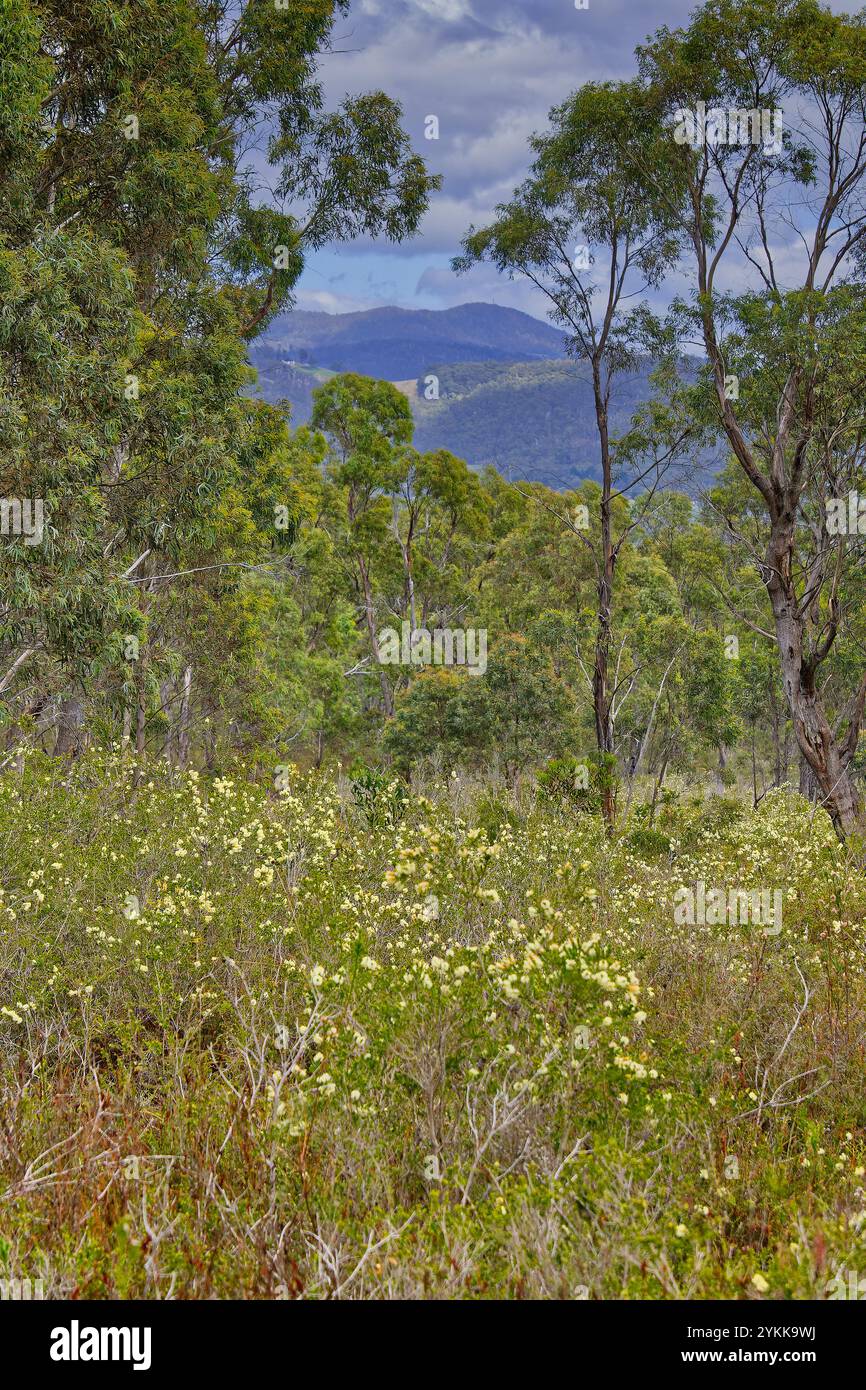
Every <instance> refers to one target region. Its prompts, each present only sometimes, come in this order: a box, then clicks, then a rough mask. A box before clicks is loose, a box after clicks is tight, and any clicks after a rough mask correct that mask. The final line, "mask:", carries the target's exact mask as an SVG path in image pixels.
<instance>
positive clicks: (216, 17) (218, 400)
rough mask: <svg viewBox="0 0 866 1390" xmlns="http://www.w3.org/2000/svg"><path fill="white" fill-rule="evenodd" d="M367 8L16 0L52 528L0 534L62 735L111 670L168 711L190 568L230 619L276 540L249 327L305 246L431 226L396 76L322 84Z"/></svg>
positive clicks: (37, 381) (15, 364) (2, 92)
mask: <svg viewBox="0 0 866 1390" xmlns="http://www.w3.org/2000/svg"><path fill="white" fill-rule="evenodd" d="M346 11H347V3H345V2H344V0H308V3H305V4H303V5H300V4H294V3H292V4H288V5H282V4H275V3H274V0H248V3H246V4H240V3H236V2H235V0H159V3H156V2H155V0H83V2H82V3H78V4H74V5H69V4H65V3H60V0H14V3H12V4H7V5H4V6H3V7H2V9H0V65H2V66H0V79H2V80H0V155H2V159H0V277H2V278H0V296H2V300H0V416H2V417H3V418H4V419H6V420H7V421H8V422H9V424H10V426H11V428H10V430H8V431H4V436H3V441H2V442H0V495H2V496H5V497H9V498H11V499H41V500H42V501H44V502H45V504H46V509H47V512H48V517H49V519H48V522H47V525H46V537H45V543H44V544H41V545H39V546H35V545H34V546H30V547H25V546H24V545H22V544H20V543H19V539H20V538H16V541H15V544H14V545H7V544H6V540H7V538H6V537H4V538H2V540H0V565H2V566H3V570H4V573H3V578H4V583H3V592H4V609H3V610H2V617H0V623H2V627H0V652H2V659H3V665H2V667H0V684H2V687H3V690H4V695H7V696H8V695H15V694H16V693H18V692H20V691H21V689H22V682H23V681H25V680H27V679H28V678H29V677H28V672H30V671H34V672H35V675H36V680H35V685H36V687H37V690H41V692H42V698H43V700H44V698H45V695H46V694H51V695H57V696H59V697H60V702H59V703H60V723H61V730H60V734H59V739H58V747H59V748H60V749H64V748H67V747H69V748H74V746H75V745H76V743H77V740H78V734H77V733H76V730H77V729H78V728H79V726H80V723H81V718H82V715H83V703H84V701H85V699H86V697H87V696H88V695H89V694H91V693H92V692H93V691H94V690H97V689H100V688H103V687H104V688H106V689H108V688H109V687H113V688H114V689H117V688H118V686H119V687H120V688H121V690H122V692H126V691H127V690H128V688H129V687H130V686H132V687H134V697H133V698H134V701H135V703H136V705H137V708H138V717H137V718H138V723H139V725H141V724H142V721H144V722H146V719H147V708H148V706H149V705H152V702H153V699H154V690H155V688H156V687H157V685H158V681H157V675H156V673H155V672H151V673H150V674H149V673H148V672H149V667H150V666H151V665H152V661H153V659H155V658H156V657H157V655H158V652H160V651H161V652H162V653H164V655H165V660H166V662H167V663H168V666H169V667H170V666H171V664H172V663H173V664H174V665H175V666H177V667H178V669H179V670H180V671H183V672H184V677H183V679H184V683H185V684H186V675H185V673H186V670H187V668H188V665H189V662H188V656H189V653H186V654H184V653H183V652H181V651H180V650H179V645H180V643H181V637H182V631H181V629H179V628H177V627H174V626H173V616H174V615H173V609H172V601H171V595H172V593H173V592H174V590H175V589H176V588H177V586H178V585H180V586H182V587H194V586H197V587H200V588H201V589H202V591H203V592H202V594H201V601H200V602H199V603H198V613H199V619H200V620H203V621H207V622H208V623H209V624H210V625H211V630H212V631H217V630H219V618H218V614H219V612H220V609H221V607H222V606H223V605H224V603H230V602H231V601H232V597H233V595H235V594H237V592H238V588H239V586H240V584H241V583H242V576H243V574H244V572H245V567H248V566H250V565H257V564H261V563H263V562H265V561H267V559H268V555H269V552H270V550H271V548H272V546H273V545H274V544H275V543H276V540H277V538H276V537H275V528H274V523H273V513H274V508H275V507H276V506H278V505H280V504H281V503H282V501H283V498H282V496H281V487H282V486H284V485H285V480H284V470H281V469H280V468H279V467H275V466H274V457H275V454H276V456H280V455H281V453H282V451H283V447H284V445H283V444H282V443H281V442H280V439H279V436H280V434H281V435H282V438H283V440H285V435H286V425H285V420H284V419H283V420H282V421H281V422H277V423H276V424H275V419H276V416H275V414H274V412H273V411H272V410H270V409H269V408H268V407H265V406H264V405H263V404H260V403H257V402H252V401H250V400H249V399H248V396H249V387H250V383H251V380H252V373H251V370H250V368H249V367H248V365H247V360H246V353H247V344H248V342H249V340H250V339H251V337H253V336H254V335H255V334H256V333H258V332H260V331H262V330H263V329H264V328H265V327H266V325H267V324H268V322H269V321H270V319H271V318H272V317H273V316H274V315H275V314H277V313H278V312H279V311H280V310H281V309H282V308H284V307H286V306H287V305H289V304H290V303H291V296H292V287H293V285H294V284H295V282H296V281H297V278H298V276H299V274H300V273H301V270H302V268H303V265H304V258H305V255H306V254H307V252H308V250H309V249H310V248H311V247H316V246H320V245H322V244H324V243H325V242H326V241H327V242H333V241H340V240H345V239H347V238H350V237H352V236H355V235H357V234H359V233H364V234H368V235H380V234H381V235H383V236H386V237H389V238H392V239H400V238H402V237H404V236H408V235H410V234H411V233H412V232H413V231H414V230H415V228H416V227H417V225H418V222H419V219H420V217H421V215H422V213H423V211H424V210H425V208H426V206H427V202H428V198H429V194H430V192H431V190H432V189H433V188H434V187H435V186H436V180H435V179H433V178H432V177H431V176H430V175H429V174H428V173H427V170H426V168H425V166H424V164H423V161H422V160H421V159H420V158H419V157H418V156H417V155H415V154H414V153H413V152H412V150H411V148H410V146H409V141H408V138H407V136H406V134H405V133H404V131H403V130H402V127H401V124H400V120H401V116H400V109H399V107H398V106H397V105H396V103H394V102H393V101H391V100H390V99H389V98H388V97H387V96H386V95H385V94H384V93H382V92H372V93H367V94H363V95H360V96H347V97H346V99H345V100H344V101H343V102H342V103H341V104H340V105H339V106H338V108H337V109H336V110H334V111H328V110H326V109H325V106H324V101H323V95H322V90H321V86H320V83H319V80H318V77H317V69H318V63H319V59H320V56H321V54H322V53H323V52H325V51H327V49H328V47H329V45H330V42H331V33H332V29H333V25H334V23H335V21H336V20H337V19H338V18H339V16H340V15H342V14H345V13H346ZM257 154H258V155H263V156H265V157H266V159H267V161H268V162H269V164H270V166H271V170H272V174H271V178H272V182H273V184H274V188H273V192H272V194H270V195H265V194H264V193H262V192H260V185H261V182H262V175H261V171H260V170H259V171H258V172H257V171H256V155H257ZM261 162H262V161H260V163H261ZM264 479H267V480H269V483H270V485H271V492H270V494H269V495H268V496H267V497H266V498H263V480H264ZM7 580H8V582H7ZM46 595H50V602H49V603H48V605H47V606H46V604H45V602H44V599H45V596H46ZM242 627H243V625H241V626H240V627H238V628H237V631H238V633H240V631H241V628H242ZM157 630H159V632H160V642H159V644H151V643H150V642H149V641H148V634H149V633H150V632H154V633H155V632H156V631H157ZM235 630H236V628H235V624H234V623H233V622H227V623H226V624H225V634H226V636H227V637H228V635H229V634H230V633H233V632H234V631H235ZM201 645H202V644H199V646H201ZM124 652H132V653H134V656H133V658H132V662H133V664H132V665H130V660H129V658H127V659H126V661H125V662H124V657H123V653H124ZM124 672H125V673H126V674H125V675H124V674H123V673H124ZM130 672H131V673H132V674H130ZM169 673H170V672H169ZM163 674H165V673H164V672H163ZM212 674H214V676H216V674H217V673H216V671H215V670H214V672H213V673H212ZM126 698H127V697H126V694H125V693H124V694H123V699H124V700H125V699H126Z"/></svg>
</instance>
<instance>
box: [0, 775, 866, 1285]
mask: <svg viewBox="0 0 866 1390" xmlns="http://www.w3.org/2000/svg"><path fill="white" fill-rule="evenodd" d="M383 786H385V784H384V783H383ZM389 788H390V784H387V786H385V790H386V791H387V792H388V797H389V801H388V804H389V805H390V801H391V799H392V796H393V794H392V792H391V790H389ZM374 790H375V791H376V796H375V797H374V798H373V804H374V805H375V802H376V801H377V800H378V799H380V798H379V793H380V791H381V789H380V788H378V786H377V788H375V789H374ZM368 800H369V798H368V797H366V796H362V797H361V798H360V799H359V797H358V794H357V779H356V784H355V786H352V785H351V784H344V783H343V782H342V781H339V780H333V779H331V778H330V777H327V776H325V775H323V774H322V775H319V774H304V773H301V772H300V771H297V770H295V769H289V770H288V772H287V773H286V772H285V770H284V775H282V776H281V777H280V778H279V779H277V781H276V782H275V781H274V780H273V779H272V778H271V776H270V775H269V774H268V775H265V774H262V773H259V774H258V775H256V773H255V770H253V769H249V770H247V771H246V772H245V773H244V772H243V771H242V770H240V769H239V770H238V771H237V774H236V776H234V777H223V778H215V779H213V780H208V779H205V778H204V777H203V776H199V775H198V774H196V773H195V772H192V771H191V772H188V773H187V774H185V775H183V776H177V775H174V776H172V774H171V773H170V772H168V771H167V770H166V769H165V768H164V767H162V766H161V765H160V766H153V767H150V766H144V767H138V766H136V765H135V764H134V763H133V762H131V761H130V760H129V759H125V758H122V757H121V756H120V755H119V754H116V755H111V756H107V757H102V758H101V759H100V758H97V757H95V756H94V757H92V758H85V759H82V760H80V761H79V762H78V763H76V764H75V765H74V766H73V767H72V768H71V769H70V768H69V767H68V766H64V767H63V768H60V767H59V765H58V764H56V763H54V762H52V761H50V760H47V759H45V760H43V759H42V758H41V757H40V756H37V755H31V756H30V757H29V758H28V760H27V761H26V762H25V764H24V766H23V769H22V770H21V771H20V773H19V772H18V771H15V772H11V773H9V772H7V773H6V775H5V776H4V777H3V778H2V779H0V837H2V843H3V847H4V854H3V863H2V869H0V1060H2V1093H0V1095H2V1115H0V1120H2V1124H0V1276H2V1277H7V1275H8V1276H10V1277H31V1278H42V1279H43V1281H44V1283H45V1288H46V1293H54V1294H56V1295H58V1296H69V1295H71V1294H76V1295H78V1296H82V1297H91V1296H96V1297H98V1296H103V1295H106V1296H113V1297H125V1296H145V1297H153V1296H164V1295H166V1294H167V1293H173V1294H174V1295H179V1296H188V1297H208V1296H218V1297H219V1296H234V1297H238V1296H243V1297H299V1296H306V1297H377V1296H388V1297H400V1296H409V1297H425V1296H436V1297H483V1296H506V1297H519V1296H543V1297H574V1296H580V1294H582V1291H584V1290H587V1291H588V1292H589V1296H590V1297H593V1296H607V1297H651V1298H652V1297H706V1298H712V1297H731V1296H742V1297H758V1296H760V1295H761V1294H762V1293H767V1296H772V1295H776V1296H787V1297H812V1296H821V1297H823V1296H825V1294H824V1293H823V1292H821V1290H824V1289H825V1287H826V1286H827V1281H828V1279H830V1278H831V1277H832V1273H833V1270H834V1269H835V1268H836V1267H837V1266H838V1267H840V1268H841V1267H844V1268H845V1269H848V1270H853V1271H855V1272H856V1271H858V1270H863V1269H864V1268H866V1251H864V1246H863V1235H862V1228H863V1226H864V1223H866V1211H864V1207H866V1196H864V1184H863V1178H864V1172H866V1169H864V1164H866V1158H864V1153H866V1141H864V1136H866V1101H864V1090H863V1086H862V1065H863V1061H862V1038H863V1032H864V982H863V965H862V961H863V935H862V933H863V917H862V914H863V907H862V904H863V903H864V901H866V899H864V894H863V888H864V882H863V874H862V871H861V869H860V868H859V867H858V865H857V864H856V862H855V861H854V860H853V859H850V860H849V859H848V858H846V856H845V854H844V852H843V851H842V850H841V849H840V847H839V846H838V844H837V843H836V841H835V840H834V838H833V836H832V834H831V833H830V830H829V827H828V826H827V825H826V824H825V823H824V822H821V821H819V822H818V823H817V824H815V825H810V811H809V808H807V807H806V806H805V804H804V803H800V802H799V801H798V800H797V799H796V798H785V797H783V796H781V795H779V796H776V797H775V798H767V800H766V802H765V803H764V804H763V805H762V807H761V808H760V809H759V811H758V812H757V813H756V814H754V815H752V816H750V815H748V814H745V815H743V816H741V817H728V816H726V817H723V818H720V819H719V820H717V821H714V822H713V825H712V829H711V831H708V832H701V830H700V816H699V812H698V810H697V809H694V810H692V811H688V812H687V811H683V812H678V813H677V814H678V815H679V820H678V821H677V819H676V818H675V817H673V816H672V817H670V818H669V819H668V822H667V823H666V826H665V834H666V836H667V837H668V840H669V845H670V850H669V853H668V854H667V855H665V856H664V857H660V856H659V855H658V853H657V852H655V848H654V846H650V847H649V848H650V849H651V850H652V852H651V853H643V852H642V848H643V842H642V841H641V839H640V837H639V836H634V835H630V834H629V833H628V828H627V827H626V831H627V833H626V834H624V835H623V837H622V838H621V839H619V840H617V841H614V842H611V841H609V840H608V839H606V837H605V836H604V834H603V831H602V828H601V826H600V824H599V822H598V819H597V818H596V817H594V816H590V815H586V814H582V815H579V816H575V815H574V814H573V812H571V811H569V809H568V807H567V805H565V806H559V807H557V806H556V805H551V804H550V803H549V802H548V801H544V802H539V805H538V807H536V808H534V809H533V808H532V807H531V806H527V805H526V804H523V805H520V804H517V803H515V804H514V805H513V806H511V808H510V809H509V810H508V813H507V815H503V816H502V817H497V823H496V829H495V834H494V835H491V833H490V832H489V830H487V829H484V828H482V826H480V825H479V824H478V823H477V822H476V821H475V817H474V815H473V813H472V811H471V800H472V799H471V797H470V798H469V803H470V809H468V810H466V809H461V807H465V804H466V797H465V796H463V795H462V793H458V790H457V789H456V788H455V786H454V784H453V783H452V782H451V781H450V780H446V781H444V782H443V783H442V784H441V785H438V784H437V785H431V786H430V787H428V788H427V795H424V796H418V795H414V796H413V795H409V794H408V793H407V792H405V790H404V789H403V788H401V793H400V801H399V807H400V810H399V815H398V816H393V815H391V814H387V815H385V814H383V815H381V816H380V815H379V814H377V813H376V812H375V811H374V812H373V814H370V806H369V805H368ZM488 801H489V796H488V793H487V792H486V791H482V792H481V796H480V805H481V806H482V807H484V806H486V805H487V802H488ZM697 880H703V881H706V882H707V883H735V882H738V881H751V882H756V883H774V884H775V883H781V884H784V885H785V903H784V916H783V928H782V931H781V932H780V934H779V935H778V936H774V937H772V938H770V937H768V936H766V935H764V934H763V933H762V932H761V931H760V929H756V928H754V927H752V926H750V925H740V924H739V923H737V922H734V923H733V924H728V923H725V924H723V925H721V926H707V925H688V924H682V923H680V924H678V923H677V922H675V920H674V914H673V903H674V898H675V894H676V893H677V890H678V889H679V888H681V887H682V886H683V885H688V884H691V883H694V882H695V881H697Z"/></svg>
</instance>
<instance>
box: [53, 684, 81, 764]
mask: <svg viewBox="0 0 866 1390" xmlns="http://www.w3.org/2000/svg"><path fill="white" fill-rule="evenodd" d="M83 735H84V701H83V700H82V699H81V697H80V696H78V695H71V696H68V697H67V698H66V699H65V700H61V701H60V712H59V714H58V718H57V738H56V740H55V742H54V756H55V758H62V757H72V758H77V757H78V754H79V753H80V752H81V741H82V738H83Z"/></svg>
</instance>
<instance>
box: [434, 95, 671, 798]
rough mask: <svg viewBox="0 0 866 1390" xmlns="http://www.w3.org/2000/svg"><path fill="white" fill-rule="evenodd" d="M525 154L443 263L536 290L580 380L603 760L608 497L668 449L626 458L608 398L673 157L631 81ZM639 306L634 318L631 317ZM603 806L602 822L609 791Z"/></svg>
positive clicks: (607, 693) (610, 569) (665, 255)
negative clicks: (594, 461) (586, 431)
mask: <svg viewBox="0 0 866 1390" xmlns="http://www.w3.org/2000/svg"><path fill="white" fill-rule="evenodd" d="M624 146H625V148H624ZM531 148H532V151H533V153H534V156H535V158H534V161H533V164H532V166H531V168H530V171H529V174H528V177H527V178H526V180H525V181H524V183H523V184H522V185H521V186H520V187H519V188H518V189H516V191H515V193H514V196H513V198H512V199H511V201H510V202H508V203H506V204H503V205H502V206H500V207H499V208H498V209H497V215H496V219H495V221H494V222H492V223H491V225H490V226H488V227H485V228H482V229H480V230H476V229H475V228H473V229H471V230H470V232H469V234H468V235H467V237H466V239H465V241H464V247H463V251H464V254H463V255H462V256H461V257H460V258H458V260H457V261H455V266H456V268H457V269H460V270H466V269H468V268H469V267H470V266H471V265H472V264H473V263H475V262H478V261H484V260H488V261H490V262H492V263H493V264H494V265H495V266H496V267H497V268H498V269H499V270H500V271H502V272H504V273H506V274H508V275H510V276H512V277H525V278H526V279H527V280H528V281H530V282H531V283H532V284H533V285H535V286H536V288H537V289H538V290H540V291H541V292H542V293H543V294H544V296H545V297H546V299H547V301H548V303H549V305H550V314H551V317H552V318H553V320H554V321H555V322H556V323H558V324H560V325H561V326H562V327H563V328H564V329H565V331H566V334H567V336H568V348H569V351H570V352H571V353H573V354H574V355H575V356H577V357H578V358H579V359H580V361H581V362H582V363H583V364H584V365H585V367H586V370H587V372H588V373H589V375H590V377H591V381H592V391H593V400H594V405H595V422H596V430H597V438H598V459H599V462H598V474H599V476H600V479H601V495H600V499H599V513H598V522H597V530H595V529H590V527H589V525H588V518H587V517H586V516H585V514H584V513H583V512H581V513H580V515H579V516H578V517H577V518H576V519H574V518H566V519H567V520H569V521H570V523H571V524H572V527H573V529H574V531H575V534H576V535H578V536H579V537H580V540H581V542H582V543H583V544H584V545H585V546H586V548H587V550H588V551H589V553H590V554H591V557H592V563H593V567H594V572H595V583H596V605H595V608H596V612H595V636H594V658H593V671H592V699H593V712H594V721H595V736H596V742H597V746H598V751H599V753H600V755H601V756H602V758H603V759H608V760H612V759H613V754H614V747H615V729H614V719H613V710H614V704H615V700H616V695H617V690H616V683H615V682H614V681H613V680H612V677H611V672H610V654H611V629H612V622H613V608H614V576H615V571H616V566H617V561H618V558H619V555H620V553H621V548H622V545H623V543H624V541H625V539H626V537H627V536H628V535H629V534H630V533H631V531H632V529H633V527H634V526H635V525H636V524H637V521H638V520H639V516H640V508H638V509H637V511H636V513H635V515H633V516H629V517H628V518H627V520H626V521H625V524H624V525H622V526H621V527H619V528H617V527H616V525H615V519H614V515H615V503H616V502H617V500H618V499H619V498H620V497H625V496H627V495H628V494H629V493H630V492H631V491H633V490H634V489H635V488H637V487H640V486H641V485H644V486H645V492H646V495H647V497H650V496H651V495H652V492H653V491H654V487H655V485H657V483H658V480H659V478H660V477H661V476H662V475H663V473H664V472H665V469H666V467H667V466H668V465H669V463H670V462H671V460H672V458H673V457H674V455H675V454H676V451H677V447H678V443H679V436H675V437H674V438H672V439H671V440H670V441H661V442H660V443H659V442H657V441H655V440H653V439H648V440H647V441H645V442H646V443H647V444H648V446H649V447H648V449H647V451H646V452H644V453H643V454H642V455H641V457H640V460H639V461H636V460H635V456H634V453H633V452H629V453H628V456H627V457H626V456H625V455H624V454H621V452H620V450H619V449H618V441H617V440H616V439H615V438H613V437H612V434H611V428H610V413H611V401H612V397H613V394H614V392H615V390H616V385H617V381H618V380H622V378H623V377H624V376H625V375H627V374H628V373H629V372H630V371H632V370H633V369H634V367H635V366H636V363H637V360H638V357H639V350H640V344H641V342H642V332H641V330H642V329H645V327H646V318H647V313H648V311H647V310H646V294H647V292H648V291H649V290H651V289H652V288H653V287H656V286H658V285H659V284H660V282H661V281H662V280H663V279H664V276H665V274H666V272H667V270H668V269H669V268H670V267H671V266H672V265H673V264H674V262H675V260H676V258H677V254H678V250H679V236H680V229H679V223H678V220H677V217H676V196H675V195H674V207H673V208H672V207H671V202H670V194H671V193H672V192H673V191H674V189H675V185H676V180H677V177H678V168H677V160H676V158H675V157H674V155H673V153H672V151H671V148H670V142H669V140H668V139H667V138H666V132H665V130H664V128H663V127H662V126H661V125H660V123H659V121H658V117H657V111H656V105H655V100H654V98H653V96H652V95H651V94H650V95H649V96H647V94H646V93H645V92H644V90H643V89H642V88H641V86H640V84H639V83H637V82H616V83H614V82H608V83H588V84H587V85H586V86H584V87H582V88H581V89H580V90H579V91H577V92H576V93H575V94H574V95H573V96H571V97H570V98H569V99H568V100H567V101H566V102H564V103H563V104H562V105H561V106H559V107H556V108H555V109H554V110H553V111H552V112H551V115H550V124H549V128H548V129H547V130H546V131H545V132H544V133H543V134H541V135H536V136H534V137H533V139H532V141H531ZM660 182H661V183H662V185H664V186H665V187H664V195H663V194H662V193H661V192H660V189H659V183H660ZM641 303H643V305H644V313H643V314H640V313H638V312H637V309H638V305H639V304H641ZM657 443H659V447H657ZM648 480H649V483H648ZM624 679H627V677H624ZM604 812H605V817H606V819H607V822H608V825H610V824H611V823H612V820H613V815H614V795H613V791H612V790H609V791H608V792H607V794H606V796H605V800H604Z"/></svg>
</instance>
